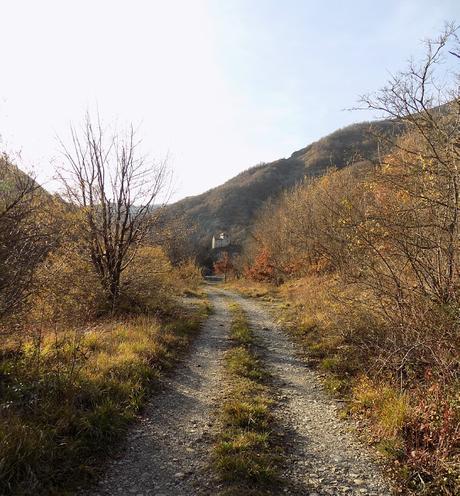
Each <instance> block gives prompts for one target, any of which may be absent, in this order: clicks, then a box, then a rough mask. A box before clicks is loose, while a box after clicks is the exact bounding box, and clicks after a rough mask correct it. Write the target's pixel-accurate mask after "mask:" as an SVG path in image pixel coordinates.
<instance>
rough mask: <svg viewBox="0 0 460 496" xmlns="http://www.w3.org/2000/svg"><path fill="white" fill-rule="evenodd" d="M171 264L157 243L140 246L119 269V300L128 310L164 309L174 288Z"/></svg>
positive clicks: (174, 280)
mask: <svg viewBox="0 0 460 496" xmlns="http://www.w3.org/2000/svg"><path fill="white" fill-rule="evenodd" d="M176 277H177V276H176V274H175V273H174V271H173V267H172V265H171V263H170V261H169V259H168V257H167V256H166V254H165V253H164V251H163V250H162V248H160V247H158V246H148V245H147V246H141V247H139V248H137V250H136V253H135V257H134V258H133V260H132V261H131V263H130V264H129V265H128V266H127V268H126V269H125V271H124V272H123V273H122V285H121V287H122V293H121V294H122V296H121V298H122V300H121V303H120V306H121V308H122V309H123V310H127V311H146V310H150V311H160V310H161V309H162V310H164V311H167V308H168V306H171V304H172V300H173V295H174V293H175V288H176V282H177V279H176Z"/></svg>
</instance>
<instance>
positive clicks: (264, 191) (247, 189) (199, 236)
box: [165, 121, 395, 253]
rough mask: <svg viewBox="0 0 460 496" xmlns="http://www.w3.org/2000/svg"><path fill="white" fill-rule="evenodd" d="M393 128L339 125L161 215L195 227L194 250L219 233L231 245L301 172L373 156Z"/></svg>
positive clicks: (316, 172)
mask: <svg viewBox="0 0 460 496" xmlns="http://www.w3.org/2000/svg"><path fill="white" fill-rule="evenodd" d="M393 132H395V126H394V124H393V123H392V122H390V121H376V122H373V123H368V122H366V123H360V124H353V125H351V126H348V127H345V128H343V129H339V130H338V131H335V132H334V133H332V134H330V135H328V136H326V137H324V138H322V139H320V140H319V141H316V142H314V143H312V144H310V145H308V146H307V147H306V148H303V149H301V150H298V151H296V152H294V153H293V154H292V155H291V156H290V157H289V158H287V159H280V160H276V161H275V162H271V163H266V164H259V165H256V166H255V167H252V168H250V169H248V170H246V171H244V172H242V173H240V174H238V175H237V176H235V177H234V178H232V179H230V180H229V181H227V182H226V183H224V184H222V185H221V186H218V187H216V188H213V189H211V190H209V191H206V192H205V193H202V194H201V195H198V196H192V197H187V198H184V199H183V200H181V201H178V202H177V203H174V204H171V205H168V206H167V207H166V208H165V214H166V215H167V216H171V217H182V218H183V219H184V220H185V223H186V224H187V225H194V226H195V233H194V242H195V244H196V246H197V248H198V251H199V252H202V253H203V252H205V251H207V249H208V248H209V247H210V246H211V238H212V235H213V234H214V233H216V232H220V231H226V232H228V233H229V234H230V237H231V239H232V242H233V243H237V244H239V243H242V242H243V241H244V240H245V238H246V237H247V235H248V232H249V228H250V226H251V224H252V221H253V219H254V216H255V214H256V213H257V211H258V210H259V208H260V207H261V206H262V205H263V203H264V202H265V201H267V200H268V199H269V198H275V197H276V196H278V195H279V194H280V192H281V191H283V190H284V189H286V188H290V187H292V186H294V185H295V184H297V183H298V182H300V181H302V180H303V179H304V178H305V177H306V176H310V177H314V176H319V175H321V174H324V173H325V172H326V171H327V170H328V169H330V168H332V167H336V168H342V167H345V166H347V165H349V164H350V163H352V162H353V163H356V162H360V161H361V162H362V161H363V160H373V159H375V158H376V156H377V145H378V142H379V139H378V136H382V135H388V134H389V133H393Z"/></svg>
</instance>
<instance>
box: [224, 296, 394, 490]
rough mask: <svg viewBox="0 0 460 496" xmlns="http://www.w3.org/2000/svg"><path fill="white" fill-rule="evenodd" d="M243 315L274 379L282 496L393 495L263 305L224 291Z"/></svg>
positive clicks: (369, 453) (315, 376)
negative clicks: (284, 484)
mask: <svg viewBox="0 0 460 496" xmlns="http://www.w3.org/2000/svg"><path fill="white" fill-rule="evenodd" d="M222 293H224V294H226V295H227V296H228V297H231V298H232V299H234V300H236V302H237V303H239V304H240V305H241V306H242V308H243V309H244V310H245V312H246V315H247V317H248V320H249V323H250V326H251V328H252V329H253V330H254V333H255V335H256V337H257V339H258V340H259V343H260V348H261V351H260V352H261V356H262V358H263V359H264V361H265V364H266V366H267V368H268V370H269V371H270V372H271V374H272V375H273V383H274V389H275V391H276V397H277V399H278V406H277V408H276V412H275V416H276V419H277V423H278V425H280V426H281V429H282V432H281V434H282V435H283V437H284V443H285V445H286V453H287V456H288V459H287V463H286V464H285V470H284V474H283V475H284V479H285V480H286V481H287V483H288V486H287V489H286V491H285V493H284V494H286V493H287V494H293V495H297V494H299V495H300V494H302V495H309V496H317V495H342V494H347V495H361V496H363V495H369V496H387V495H390V494H392V491H391V489H390V486H389V484H388V483H387V482H386V480H385V478H384V476H383V474H382V469H381V468H380V467H379V466H378V463H377V462H376V458H375V453H373V452H372V450H370V449H369V448H367V447H366V446H364V445H363V444H361V443H360V442H359V441H358V440H357V439H356V435H355V434H354V433H353V432H352V430H351V424H350V423H349V422H346V421H344V420H341V419H339V417H338V413H339V405H338V403H337V402H336V401H335V400H333V399H331V398H330V396H329V395H328V394H327V393H326V391H324V390H323V388H322V386H321V383H320V380H319V377H318V374H317V373H316V372H315V371H314V370H312V369H311V368H309V367H308V366H307V365H306V363H305V362H304V361H303V360H302V359H301V358H300V357H299V356H298V355H297V353H296V350H295V347H294V344H293V343H292V342H291V340H290V338H289V337H288V336H287V335H286V333H285V332H283V331H282V330H280V329H279V327H278V326H277V325H276V324H275V322H274V321H273V318H272V317H271V316H270V314H269V313H268V312H267V311H266V310H265V309H264V308H263V307H262V306H261V304H260V303H258V302H256V301H253V300H248V299H245V298H242V297H240V296H238V295H235V294H233V293H230V292H226V291H222Z"/></svg>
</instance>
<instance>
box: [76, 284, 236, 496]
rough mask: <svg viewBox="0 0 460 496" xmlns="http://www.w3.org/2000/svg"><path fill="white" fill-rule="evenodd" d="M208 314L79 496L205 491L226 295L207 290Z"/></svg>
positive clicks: (209, 482)
mask: <svg viewBox="0 0 460 496" xmlns="http://www.w3.org/2000/svg"><path fill="white" fill-rule="evenodd" d="M209 299H210V303H211V304H212V306H213V310H214V312H213V314H212V315H211V316H210V317H209V318H208V320H207V322H206V323H205V324H204V325H203V328H202V329H201V331H200V335H199V336H198V337H197V339H196V340H195V342H194V343H193V346H192V348H191V350H190V352H189V354H188V356H187V357H186V358H185V360H184V362H183V364H181V365H180V366H179V367H178V368H177V369H176V370H175V371H174V373H173V374H171V376H170V377H166V378H165V380H164V382H163V384H162V390H161V391H160V392H159V393H158V394H155V395H154V397H153V399H152V401H151V403H150V404H149V405H148V406H147V408H146V410H145V411H144V413H143V415H142V418H141V419H140V422H139V423H138V424H137V425H136V426H135V428H133V429H132V430H131V432H130V434H129V435H128V439H127V443H126V447H125V449H124V450H123V453H122V454H121V456H120V457H119V458H118V459H117V460H114V461H112V462H111V464H110V465H109V467H108V470H107V472H106V474H105V476H104V477H103V478H102V479H101V480H100V481H99V484H98V485H97V486H96V487H95V488H94V489H92V490H90V491H88V492H84V493H82V496H84V495H88V496H102V495H104V496H108V495H123V496H124V495H131V494H134V495H137V496H141V495H142V496H150V495H151V496H192V495H202V494H203V495H204V494H206V495H210V494H213V489H214V488H215V487H216V482H215V481H214V480H213V477H212V476H211V475H210V474H209V454H210V452H211V444H212V436H211V430H212V424H213V421H214V404H213V401H214V400H215V396H216V391H217V390H218V388H219V379H220V375H219V370H220V367H221V361H222V352H223V350H224V348H225V347H226V342H227V335H228V332H229V328H230V317H229V315H228V311H227V304H226V301H225V298H223V297H222V296H221V295H219V294H217V293H214V292H210V295H209Z"/></svg>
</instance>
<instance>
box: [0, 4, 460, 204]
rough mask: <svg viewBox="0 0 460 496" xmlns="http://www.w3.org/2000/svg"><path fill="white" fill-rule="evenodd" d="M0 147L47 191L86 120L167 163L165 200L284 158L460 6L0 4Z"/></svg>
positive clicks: (334, 120) (346, 114) (354, 114)
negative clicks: (72, 134)
mask: <svg viewBox="0 0 460 496" xmlns="http://www.w3.org/2000/svg"><path fill="white" fill-rule="evenodd" d="M0 18H1V20H2V23H1V29H0V47H1V51H0V54H1V55H0V61H1V65H2V77H1V78H0V150H1V151H5V152H7V153H8V154H9V155H10V156H11V157H12V158H13V159H14V160H15V162H16V163H17V164H18V165H19V166H20V167H22V168H23V169H25V170H28V171H30V170H33V171H34V173H35V174H36V176H37V177H38V179H39V181H40V182H41V183H42V184H44V185H45V187H47V188H48V189H50V190H55V189H56V188H57V183H56V182H55V181H54V180H53V176H54V168H55V167H56V166H59V165H60V164H61V163H62V161H63V157H62V154H61V151H60V147H59V144H58V138H59V139H62V140H63V141H64V142H66V141H67V139H68V137H69V126H70V125H71V124H73V125H74V126H77V127H78V126H79V124H80V123H81V122H82V120H83V118H84V115H85V113H86V112H87V111H89V112H90V113H93V115H94V114H95V113H99V115H100V116H101V118H102V120H103V121H104V123H106V124H107V126H113V127H115V126H117V127H118V128H120V129H123V127H125V126H127V125H129V124H130V123H133V124H134V125H135V127H136V129H138V136H139V138H141V139H142V141H143V145H142V146H143V150H145V151H146V152H147V153H148V154H149V156H150V157H151V158H152V160H162V159H164V158H166V157H167V158H168V163H169V167H170V168H171V169H172V171H173V174H174V179H173V195H172V198H171V199H172V200H177V199H180V198H183V197H185V196H189V195H195V194H199V193H201V192H203V191H205V190H207V189H209V188H212V187H214V186H217V185H219V184H221V183H222V182H224V181H226V180H227V179H230V178H231V177H233V176H234V175H236V174H237V173H239V172H241V171H242V170H245V169H247V168H248V167H251V166H253V165H256V164H258V163H260V162H269V161H272V160H276V159H278V158H282V157H287V156H290V155H291V153H292V152H294V151H295V150H297V149H300V148H303V147H305V146H306V145H308V144H309V143H311V142H312V141H315V140H317V139H319V138H320V137H322V136H325V135H327V134H329V133H330V132H332V131H334V130H335V129H337V128H340V127H343V126H345V125H348V124H351V123H353V122H359V121H362V120H369V119H372V118H374V117H375V116H374V115H372V114H370V113H368V112H365V111H350V110H347V109H350V108H352V107H355V106H356V105H357V101H358V99H359V96H360V95H362V94H365V93H369V92H372V91H375V90H377V89H378V88H380V87H381V86H383V84H384V83H385V81H386V80H387V79H388V77H389V75H390V74H391V73H394V72H396V71H397V70H399V69H402V68H404V66H405V64H406V62H407V60H408V59H409V58H410V57H411V56H413V55H415V56H417V54H420V53H421V50H422V44H421V41H422V40H423V39H424V38H427V37H433V36H435V35H436V34H437V33H438V32H439V31H440V30H441V29H442V27H443V23H444V22H445V21H457V22H460V1H458V0H381V1H378V2H377V1H373V0H367V1H365V0H348V1H346V0H343V1H340V0H124V1H122V0H40V1H37V0H28V1H27V0H0Z"/></svg>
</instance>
